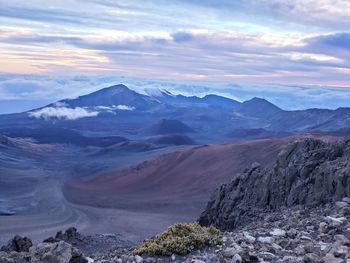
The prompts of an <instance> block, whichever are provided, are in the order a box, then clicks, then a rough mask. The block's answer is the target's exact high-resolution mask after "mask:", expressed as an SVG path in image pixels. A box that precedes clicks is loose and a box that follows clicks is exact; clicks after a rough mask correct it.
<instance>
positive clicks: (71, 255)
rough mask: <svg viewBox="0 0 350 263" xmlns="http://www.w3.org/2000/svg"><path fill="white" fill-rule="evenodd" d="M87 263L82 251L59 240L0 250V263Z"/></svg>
mask: <svg viewBox="0 0 350 263" xmlns="http://www.w3.org/2000/svg"><path fill="white" fill-rule="evenodd" d="M27 262H32V263H88V259H87V258H86V257H85V256H84V255H83V254H82V252H81V251H80V250H78V249H76V248H75V247H73V246H72V245H70V244H68V243H66V242H64V241H59V242H55V243H40V244H38V245H36V246H33V247H31V248H30V249H28V251H27V250H22V251H17V250H15V251H12V252H11V251H0V263H27Z"/></svg>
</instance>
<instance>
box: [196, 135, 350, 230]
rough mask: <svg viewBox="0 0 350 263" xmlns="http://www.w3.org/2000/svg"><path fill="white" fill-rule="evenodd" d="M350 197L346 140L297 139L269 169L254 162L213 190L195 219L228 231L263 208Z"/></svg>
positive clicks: (310, 204)
mask: <svg viewBox="0 0 350 263" xmlns="http://www.w3.org/2000/svg"><path fill="white" fill-rule="evenodd" d="M345 196H350V140H342V141H337V142H325V141H321V140H317V139H311V138H308V139H302V140H299V141H296V142H294V143H292V144H290V145H289V146H288V147H287V148H286V149H285V150H283V151H282V152H281V153H280V154H279V156H278V158H277V161H276V163H275V165H274V167H272V168H265V169H262V168H261V166H260V165H259V164H257V163H255V164H253V165H252V167H251V168H250V169H248V170H246V171H245V172H244V173H243V174H241V175H238V176H237V177H236V178H235V179H234V180H233V181H232V182H231V183H229V184H225V185H222V186H221V187H220V188H219V189H217V190H216V192H215V193H214V194H213V196H212V198H211V200H210V201H209V203H208V205H207V208H206V210H205V211H204V212H203V213H202V215H201V217H200V219H199V221H200V223H201V224H203V225H215V226H217V227H219V228H220V229H222V230H231V229H233V228H235V227H237V226H239V225H242V224H247V223H249V222H252V221H254V220H256V219H257V218H259V216H260V214H261V213H262V212H264V211H276V210H279V209H283V208H286V207H295V206H305V207H315V206H318V205H322V204H326V203H329V202H332V201H338V200H341V199H342V197H345Z"/></svg>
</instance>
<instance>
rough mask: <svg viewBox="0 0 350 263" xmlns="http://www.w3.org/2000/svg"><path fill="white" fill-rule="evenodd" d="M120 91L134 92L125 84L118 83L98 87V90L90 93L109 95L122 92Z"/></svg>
mask: <svg viewBox="0 0 350 263" xmlns="http://www.w3.org/2000/svg"><path fill="white" fill-rule="evenodd" d="M122 92H135V91H133V90H131V89H129V88H128V87H127V86H125V85H124V84H118V85H113V86H110V87H107V88H103V89H100V90H98V91H95V92H93V93H91V94H97V93H109V94H111V95H114V94H118V93H122Z"/></svg>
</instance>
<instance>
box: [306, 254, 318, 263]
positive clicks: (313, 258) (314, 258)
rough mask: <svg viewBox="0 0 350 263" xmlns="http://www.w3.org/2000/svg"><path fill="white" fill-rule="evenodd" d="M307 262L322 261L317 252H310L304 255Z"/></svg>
mask: <svg viewBox="0 0 350 263" xmlns="http://www.w3.org/2000/svg"><path fill="white" fill-rule="evenodd" d="M304 262H305V263H321V262H322V260H321V258H320V257H319V256H318V255H317V254H315V253H308V254H306V255H305V256H304Z"/></svg>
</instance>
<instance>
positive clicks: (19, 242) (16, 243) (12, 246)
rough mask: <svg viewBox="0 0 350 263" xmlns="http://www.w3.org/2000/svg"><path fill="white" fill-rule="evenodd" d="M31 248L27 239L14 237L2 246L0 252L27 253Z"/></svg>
mask: <svg viewBox="0 0 350 263" xmlns="http://www.w3.org/2000/svg"><path fill="white" fill-rule="evenodd" d="M32 246H33V243H32V241H31V240H30V239H29V238H27V237H21V236H19V235H16V236H15V237H14V238H12V239H11V240H10V241H9V242H8V244H7V245H6V246H3V247H2V248H1V249H0V250H2V251H6V252H10V251H16V252H28V251H29V249H30V248H31V247H32Z"/></svg>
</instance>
